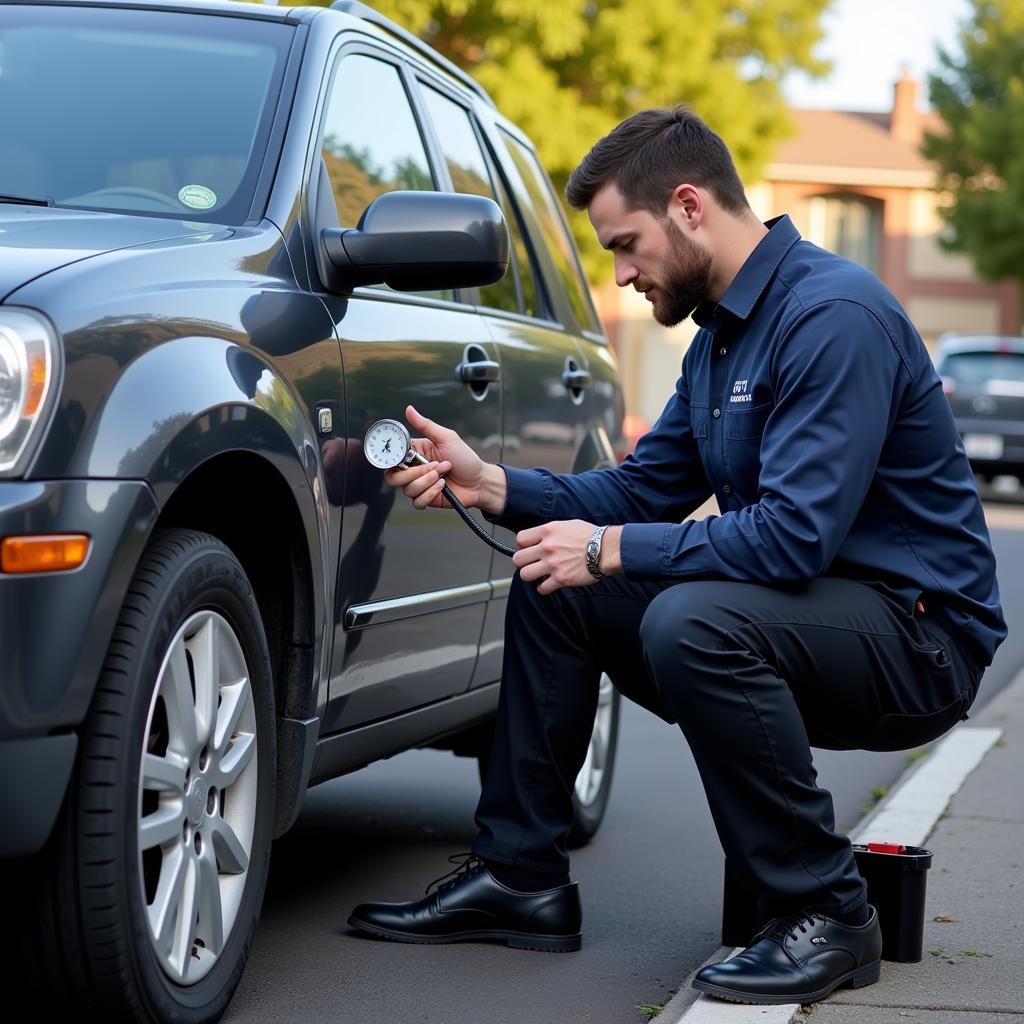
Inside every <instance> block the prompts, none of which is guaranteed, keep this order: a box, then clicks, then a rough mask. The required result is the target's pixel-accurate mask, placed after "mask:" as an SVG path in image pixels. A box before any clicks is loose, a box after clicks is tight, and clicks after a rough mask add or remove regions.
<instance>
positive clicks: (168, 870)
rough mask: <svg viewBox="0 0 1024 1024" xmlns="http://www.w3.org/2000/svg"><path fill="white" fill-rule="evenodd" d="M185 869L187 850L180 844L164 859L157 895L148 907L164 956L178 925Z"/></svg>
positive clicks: (169, 947)
mask: <svg viewBox="0 0 1024 1024" xmlns="http://www.w3.org/2000/svg"><path fill="white" fill-rule="evenodd" d="M185 870H186V869H185V851H184V849H183V848H182V847H181V846H179V847H177V849H175V850H173V851H172V852H171V853H170V855H169V856H167V857H166V858H165V859H164V862H163V865H162V867H161V870H160V882H159V884H158V885H157V888H156V895H155V896H154V897H153V902H152V904H151V905H150V906H149V908H148V913H149V924H150V927H151V928H152V930H153V935H154V937H155V940H156V947H157V949H158V950H159V951H160V953H161V954H162V955H163V956H167V955H168V954H169V953H170V951H171V940H172V938H173V935H174V930H175V927H176V926H177V922H178V911H179V909H180V906H181V896H182V892H183V890H184V885H185Z"/></svg>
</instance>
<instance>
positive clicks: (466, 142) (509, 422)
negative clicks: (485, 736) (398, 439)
mask: <svg viewBox="0 0 1024 1024" xmlns="http://www.w3.org/2000/svg"><path fill="white" fill-rule="evenodd" d="M428 106H429V107H430V108H431V111H432V113H433V114H434V116H433V117H432V120H433V123H434V125H435V128H437V130H438V131H439V132H442V133H444V135H445V137H444V138H443V139H442V146H443V148H444V149H445V153H446V155H448V154H452V153H456V154H458V162H459V164H460V165H461V174H460V176H461V179H462V180H464V181H470V182H475V183H476V187H477V188H478V189H479V191H480V192H481V193H483V194H486V195H489V196H490V198H493V199H495V200H496V201H497V202H498V204H499V206H501V208H502V211H503V213H504V215H505V223H506V225H507V226H508V229H509V237H510V242H511V253H512V259H511V261H510V267H509V273H508V274H507V275H506V277H505V278H504V279H503V280H502V281H501V282H499V284H498V285H492V286H490V287H488V288H482V289H480V295H479V303H480V307H479V308H480V313H481V316H482V317H483V318H484V319H485V321H486V323H487V327H488V329H489V330H490V332H491V336H492V337H493V339H494V341H495V342H496V343H497V348H498V359H499V361H500V363H501V379H502V451H501V461H502V462H504V463H506V464H508V465H512V466H520V467H527V468H528V467H531V466H545V467H547V468H548V469H551V470H552V471H554V472H556V473H571V472H573V470H574V469H575V468H577V457H578V455H579V454H580V452H581V450H582V449H583V448H584V434H585V427H584V423H585V415H586V412H587V401H588V399H587V394H588V387H589V384H590V375H589V370H588V368H587V358H586V356H585V354H584V352H583V351H582V350H581V346H580V344H579V339H578V338H577V336H576V333H575V331H576V322H575V320H574V319H573V318H572V311H571V305H570V302H569V299H568V298H567V296H566V294H565V287H564V285H563V283H562V282H561V280H560V279H559V278H558V271H557V270H556V266H557V264H556V261H555V260H554V259H552V258H551V257H550V256H549V255H548V254H547V252H546V247H547V246H549V245H551V244H553V240H550V239H548V238H547V237H545V235H544V229H545V226H544V222H543V217H544V216H545V215H547V214H548V209H547V208H543V209H542V208H541V207H540V202H539V199H538V198H537V197H534V196H531V191H530V188H531V185H532V182H530V183H529V184H528V182H527V179H526V178H525V177H524V175H523V174H522V173H521V171H520V170H519V168H518V167H517V166H516V164H515V163H514V162H513V161H512V160H511V158H510V157H508V156H507V154H506V153H502V152H501V150H500V148H499V147H501V146H503V145H504V144H505V143H504V141H503V140H502V138H501V136H500V134H499V133H497V132H493V133H492V134H490V135H488V134H487V129H486V128H485V125H486V124H487V120H485V119H486V118H487V117H488V114H487V112H484V119H481V118H480V117H478V116H476V113H475V112H474V111H471V110H468V109H466V108H465V107H463V106H462V105H461V104H458V103H457V102H456V101H455V100H454V99H452V98H451V97H443V96H439V95H437V94H435V95H434V96H433V97H432V98H430V99H428ZM442 111H446V113H444V115H442ZM510 138H511V137H510ZM499 161H500V162H499ZM451 162H452V161H451V159H450V158H449V163H451ZM456 174H457V172H456V171H455V170H453V171H452V175H453V177H456ZM467 190H468V189H467ZM485 190H486V191H485ZM556 216H557V214H556ZM570 255H571V251H570ZM584 301H588V300H586V299H584ZM566 324H569V325H570V328H569V329H567V327H566ZM591 404H592V403H591ZM496 532H497V533H498V534H500V535H501V539H502V540H503V541H504V542H505V543H511V544H514V539H513V537H512V535H511V534H509V533H508V532H507V531H504V530H500V529H499V530H497V531H496ZM514 571H515V567H514V566H513V564H512V562H511V560H510V559H509V558H507V557H505V556H503V555H500V554H495V555H494V557H493V560H492V567H491V584H492V588H493V594H492V598H491V602H490V604H489V605H488V609H487V618H486V621H485V624H484V631H483V636H482V639H481V645H480V659H479V661H478V663H477V669H476V672H475V673H474V676H473V684H472V685H473V686H479V685H485V684H487V683H490V682H493V681H495V680H497V679H499V678H500V677H501V659H502V654H503V648H504V639H503V638H504V620H505V605H506V602H507V595H508V588H509V586H510V584H511V580H512V576H513V573H514Z"/></svg>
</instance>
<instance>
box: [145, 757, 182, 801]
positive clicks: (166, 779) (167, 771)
mask: <svg viewBox="0 0 1024 1024" xmlns="http://www.w3.org/2000/svg"><path fill="white" fill-rule="evenodd" d="M185 769H186V765H185V763H184V762H182V761H181V760H180V759H179V757H178V756H177V755H176V754H174V752H173V751H168V752H167V756H166V757H158V756H157V755H156V754H146V755H145V757H143V759H142V788H143V789H150V790H156V791H157V792H159V793H178V794H181V793H183V792H184V791H185Z"/></svg>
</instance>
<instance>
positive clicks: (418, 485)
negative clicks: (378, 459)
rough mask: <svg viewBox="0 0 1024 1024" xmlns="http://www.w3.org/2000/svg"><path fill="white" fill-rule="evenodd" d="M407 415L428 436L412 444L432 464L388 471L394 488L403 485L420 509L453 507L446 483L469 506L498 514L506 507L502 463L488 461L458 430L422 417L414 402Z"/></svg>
mask: <svg viewBox="0 0 1024 1024" xmlns="http://www.w3.org/2000/svg"><path fill="white" fill-rule="evenodd" d="M405 418H406V419H407V420H408V421H409V426H411V427H412V428H413V430H415V431H418V432H420V433H422V434H423V435H424V436H423V437H418V438H414V439H413V440H412V446H413V448H415V449H416V451H418V452H419V453H420V455H422V456H423V457H424V458H426V459H429V460H430V464H429V465H426V466H421V465H413V466H408V467H405V468H402V469H390V470H388V473H387V482H388V483H389V484H390V485H391V486H392V487H401V488H402V489H403V490H404V491H405V494H406V497H409V498H411V499H412V503H413V505H415V506H416V508H451V506H450V505H449V504H448V502H447V501H445V499H444V496H443V495H442V493H441V492H442V490H443V489H444V485H445V483H447V484H448V486H449V487H450V488H451V489H452V491H453V492H454V494H455V497H456V498H458V499H459V501H461V502H462V504H463V505H465V506H466V508H482V509H483V510H484V511H485V512H495V513H497V512H500V511H501V510H502V509H503V508H504V507H505V473H504V471H503V470H502V469H501V467H500V466H492V465H490V464H489V463H486V462H484V461H483V459H481V458H480V456H479V455H477V454H476V452H474V451H473V449H472V448H470V447H469V445H468V444H466V442H465V441H463V440H462V438H461V437H459V435H458V434H457V433H456V432H455V431H454V430H450V429H449V428H448V427H442V426H441V425H440V424H439V423H435V422H434V421H433V420H428V419H427V418H426V416H421V415H420V414H419V413H418V412H417V411H416V410H415V409H414V408H413V407H412V406H411V405H410V406H407V407H406V410H405ZM445 474H447V476H444V475H445ZM442 477H444V478H443V479H442Z"/></svg>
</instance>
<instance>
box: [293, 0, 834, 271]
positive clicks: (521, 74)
mask: <svg viewBox="0 0 1024 1024" xmlns="http://www.w3.org/2000/svg"><path fill="white" fill-rule="evenodd" d="M313 2H314V3H317V4H319V5H320V6H327V0H313ZM832 2H833V0H675V2H671V0H670V2H665V3H651V2H650V0H602V2H589V0H372V3H373V6H375V7H376V8H377V9H378V10H380V11H381V13H383V14H385V15H387V16H388V17H390V18H392V19H394V20H395V21H396V22H398V23H399V24H400V25H402V26H404V27H405V28H407V29H409V30H410V31H412V32H414V33H416V34H417V35H419V36H420V37H421V38H423V39H425V40H426V41H427V42H429V43H430V45H431V46H433V47H434V48H435V49H437V50H439V51H440V52H441V53H443V54H444V55H445V56H446V57H448V58H449V59H450V60H452V61H453V62H454V63H455V64H457V65H459V66H460V67H462V68H464V69H466V70H467V71H469V72H470V73H471V74H472V75H473V76H474V77H475V78H476V79H477V80H478V81H479V82H480V83H481V84H482V85H483V86H484V87H485V88H486V89H487V91H488V92H489V93H490V94H491V96H492V97H493V98H494V100H495V102H496V103H497V105H498V107H499V108H500V109H501V110H502V112H503V113H505V114H506V115H507V116H508V117H510V118H511V119H512V120H513V121H514V122H515V123H516V124H518V125H519V126H520V127H521V128H522V129H523V130H524V131H525V132H526V133H527V134H528V135H529V136H530V137H531V138H532V139H533V141H534V143H535V144H536V145H537V148H538V150H539V152H540V157H541V160H542V162H543V164H544V166H545V168H546V169H547V171H548V173H549V174H550V175H551V177H552V179H553V180H554V183H555V186H556V187H557V188H558V189H559V190H561V189H562V188H564V186H565V182H566V180H567V179H568V176H569V173H570V172H571V171H572V169H573V167H575V166H576V164H577V163H578V162H579V161H580V159H582V157H583V156H584V155H585V153H586V152H587V151H588V150H589V149H590V147H591V146H592V145H593V144H594V143H595V142H596V141H597V140H598V139H599V138H600V137H601V136H602V135H605V134H606V133H607V132H608V131H610V130H611V129H612V128H613V127H614V126H615V125H616V124H618V122H619V121H621V120H622V119H623V118H625V117H628V116H629V115H630V114H632V113H635V112H636V111H637V110H641V109H643V108H645V107H651V106H662V105H670V104H674V103H678V102H684V103H687V104H688V105H689V106H690V107H692V108H693V109H694V110H695V111H696V112H697V113H698V114H700V116H701V117H703V118H704V119H705V120H707V121H708V123H709V124H710V125H711V126H712V127H713V128H714V129H715V130H716V131H717V132H718V133H719V134H721V136H722V137H723V138H724V139H725V141H726V143H727V144H728V145H729V147H730V149H731V150H732V153H733V156H734V158H735V160H736V165H737V168H738V169H739V172H740V176H741V177H742V178H744V180H746V181H754V180H756V179H757V177H758V175H759V173H760V172H761V170H762V169H763V167H764V164H765V163H766V162H767V161H768V160H769V159H770V157H771V155H772V151H773V148H774V146H775V143H776V142H777V141H778V140H779V139H780V138H782V137H783V136H784V135H785V134H786V133H787V132H789V131H790V130H791V124H790V122H789V120H788V118H787V115H786V109H785V103H784V101H783V97H782V91H781V83H782V80H783V78H784V76H785V75H786V74H787V73H788V72H790V71H792V70H794V69H802V70H804V71H807V72H809V73H810V74H814V75H820V74H822V73H824V72H825V71H826V70H827V69H828V66H827V64H825V63H824V62H822V61H820V60H818V59H817V58H816V57H815V56H814V55H813V49H814V46H815V45H816V44H817V42H818V41H819V39H820V38H821V34H822V32H821V25H820V21H821V15H822V13H823V11H824V10H825V9H826V8H827V7H828V6H829V5H830V4H831V3H832ZM570 222H571V223H572V225H573V231H574V232H575V234H576V236H577V239H578V240H579V241H580V243H581V248H582V251H583V254H584V262H585V263H586V266H587V270H588V272H589V274H590V276H591V279H592V280H603V279H606V278H607V277H609V276H610V274H611V259H610V257H609V256H608V255H607V254H605V253H603V252H602V251H601V250H600V248H599V247H598V246H597V244H596V241H595V240H594V238H593V231H592V229H591V228H590V224H589V221H588V220H587V218H586V215H585V214H578V213H575V212H573V213H571V214H570Z"/></svg>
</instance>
